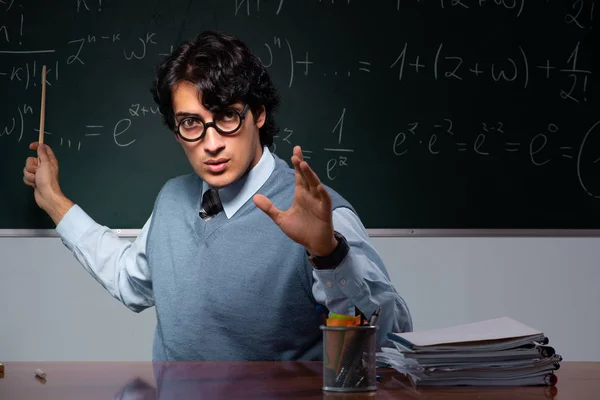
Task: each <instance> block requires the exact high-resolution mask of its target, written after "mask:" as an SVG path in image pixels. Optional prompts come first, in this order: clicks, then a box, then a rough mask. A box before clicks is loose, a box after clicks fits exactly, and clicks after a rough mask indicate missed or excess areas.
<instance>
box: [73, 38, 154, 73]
mask: <svg viewBox="0 0 600 400" xmlns="http://www.w3.org/2000/svg"><path fill="white" fill-rule="evenodd" d="M155 37H156V33H154V32H147V33H146V34H145V35H144V36H140V37H138V38H137V39H136V40H137V44H129V45H125V46H123V57H124V58H125V59H126V60H127V61H129V60H133V59H135V60H143V59H144V58H146V54H147V51H148V46H153V45H157V42H156V41H155V39H156V38H155ZM136 40H134V41H133V43H135V41H136ZM116 42H121V34H120V33H113V34H109V35H92V34H88V35H87V36H86V37H82V38H79V39H74V40H70V41H69V42H67V44H69V45H72V54H71V55H70V56H69V57H68V58H67V64H68V65H71V64H74V63H79V64H81V65H85V61H84V60H83V54H82V53H83V51H84V48H87V47H88V46H90V45H101V44H102V43H109V44H114V43H116Z"/></svg>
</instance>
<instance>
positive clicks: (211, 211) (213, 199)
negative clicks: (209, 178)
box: [200, 188, 223, 220]
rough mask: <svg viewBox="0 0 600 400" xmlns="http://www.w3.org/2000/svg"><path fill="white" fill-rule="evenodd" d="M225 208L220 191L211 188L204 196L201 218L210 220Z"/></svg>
mask: <svg viewBox="0 0 600 400" xmlns="http://www.w3.org/2000/svg"><path fill="white" fill-rule="evenodd" d="M222 209H223V205H222V204H221V200H220V199H219V193H218V192H217V190H216V189H213V188H210V189H208V190H207V191H206V192H204V195H203V196H202V209H201V210H200V218H202V219H205V220H209V219H211V218H212V217H213V216H214V215H217V214H218V213H219V211H221V210H222Z"/></svg>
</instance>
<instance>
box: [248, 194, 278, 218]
mask: <svg viewBox="0 0 600 400" xmlns="http://www.w3.org/2000/svg"><path fill="white" fill-rule="evenodd" d="M252 199H253V200H254V204H256V206H257V207H258V208H260V209H261V210H262V211H263V212H264V213H265V214H267V215H268V216H269V217H270V218H271V219H272V220H273V221H274V222H275V223H277V220H278V218H279V215H280V214H281V211H280V210H279V209H277V207H275V206H274V205H273V203H272V202H271V200H269V199H268V198H267V197H265V196H263V195H262V194H256V195H254V197H253V198H252Z"/></svg>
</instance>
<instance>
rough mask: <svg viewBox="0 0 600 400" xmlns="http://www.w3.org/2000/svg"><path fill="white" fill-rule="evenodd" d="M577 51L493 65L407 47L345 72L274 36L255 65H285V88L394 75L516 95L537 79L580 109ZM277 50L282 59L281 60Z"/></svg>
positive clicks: (584, 78) (442, 47)
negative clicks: (473, 84) (504, 89)
mask: <svg viewBox="0 0 600 400" xmlns="http://www.w3.org/2000/svg"><path fill="white" fill-rule="evenodd" d="M580 45H581V43H580V42H579V41H577V42H576V43H574V45H573V49H572V51H571V53H570V54H565V55H564V56H563V57H562V59H561V60H557V59H551V58H550V57H548V58H545V59H543V60H537V61H535V62H533V61H531V60H530V59H529V57H528V55H527V53H526V51H525V49H524V48H523V46H519V47H518V48H516V49H515V50H514V54H511V55H510V56H505V57H497V60H495V61H492V62H490V61H489V60H488V61H482V60H475V61H471V62H470V63H468V62H466V61H465V60H466V58H465V56H464V55H461V54H460V52H459V51H457V50H454V49H455V48H456V47H458V46H450V45H449V44H447V43H446V44H445V43H444V42H440V43H439V44H438V45H437V49H436V51H435V52H434V53H432V54H423V53H421V51H419V50H418V49H416V50H413V49H412V48H411V47H409V43H408V42H405V43H404V44H403V45H402V46H401V50H400V51H399V52H398V53H396V54H395V55H393V58H392V57H390V58H389V60H390V61H389V62H388V63H386V64H383V65H382V64H375V63H374V62H371V61H370V60H365V59H357V60H356V62H355V64H354V65H353V66H349V67H348V68H347V69H344V70H340V71H337V70H333V71H331V70H327V69H325V68H327V67H326V66H323V65H319V63H318V62H317V61H315V60H314V59H312V58H311V57H310V53H309V51H303V52H301V54H300V56H299V55H298V53H297V52H296V53H295V52H294V48H293V47H292V44H291V42H290V40H289V39H288V38H281V37H279V36H274V37H273V41H272V42H271V43H264V49H265V50H264V54H262V55H259V59H260V60H261V62H262V64H263V65H264V66H265V67H266V68H271V67H272V66H273V64H274V62H275V61H276V60H277V62H280V63H284V64H287V66H288V70H289V81H288V87H289V88H291V87H292V86H293V84H294V79H295V77H296V76H297V75H298V74H300V75H302V76H304V77H309V76H310V77H312V76H316V77H319V76H323V77H326V76H332V77H343V78H351V77H353V76H356V75H358V74H360V75H361V76H368V75H370V74H388V75H389V74H390V71H392V73H393V74H394V76H391V77H392V79H394V80H398V81H407V80H409V81H411V80H412V79H413V78H414V76H416V75H423V74H426V75H427V76H428V77H429V78H430V79H431V80H433V81H442V80H455V81H458V82H460V81H463V80H466V79H469V78H475V79H479V80H487V81H489V82H494V83H500V84H502V83H503V84H510V85H513V87H514V86H516V87H518V88H520V89H527V88H528V86H529V85H530V81H531V80H532V79H534V78H535V79H538V80H541V81H547V80H558V81H559V83H560V84H559V85H558V86H557V89H556V93H557V96H560V98H562V99H563V100H568V101H572V102H575V103H579V102H586V101H587V97H586V91H587V89H588V78H589V77H590V76H591V74H592V71H590V70H588V69H585V68H582V67H581V66H580V65H581V63H580V59H579V58H580V57H579V51H580ZM461 47H462V46H461ZM280 50H282V51H283V53H285V54H283V55H281V54H280V53H281V52H280ZM296 50H297V49H296ZM278 53H279V54H278ZM363 79H364V78H363Z"/></svg>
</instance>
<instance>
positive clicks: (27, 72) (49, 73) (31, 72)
mask: <svg viewBox="0 0 600 400" xmlns="http://www.w3.org/2000/svg"><path fill="white" fill-rule="evenodd" d="M0 68H1V67H0ZM41 71H42V66H41V65H39V64H38V63H37V62H36V61H35V60H34V61H33V62H26V63H25V64H20V65H13V66H12V67H9V68H8V69H4V70H1V69H0V83H1V82H2V80H4V79H5V80H7V81H8V82H11V83H17V84H21V85H22V86H23V87H24V89H25V90H28V89H29V88H30V87H33V86H37V85H38V83H39V79H38V78H39V76H40V75H41ZM58 77H59V62H58V61H56V62H55V63H54V66H53V67H48V68H47V69H46V85H47V86H48V88H49V89H50V88H51V87H52V84H53V83H56V82H57V81H58Z"/></svg>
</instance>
